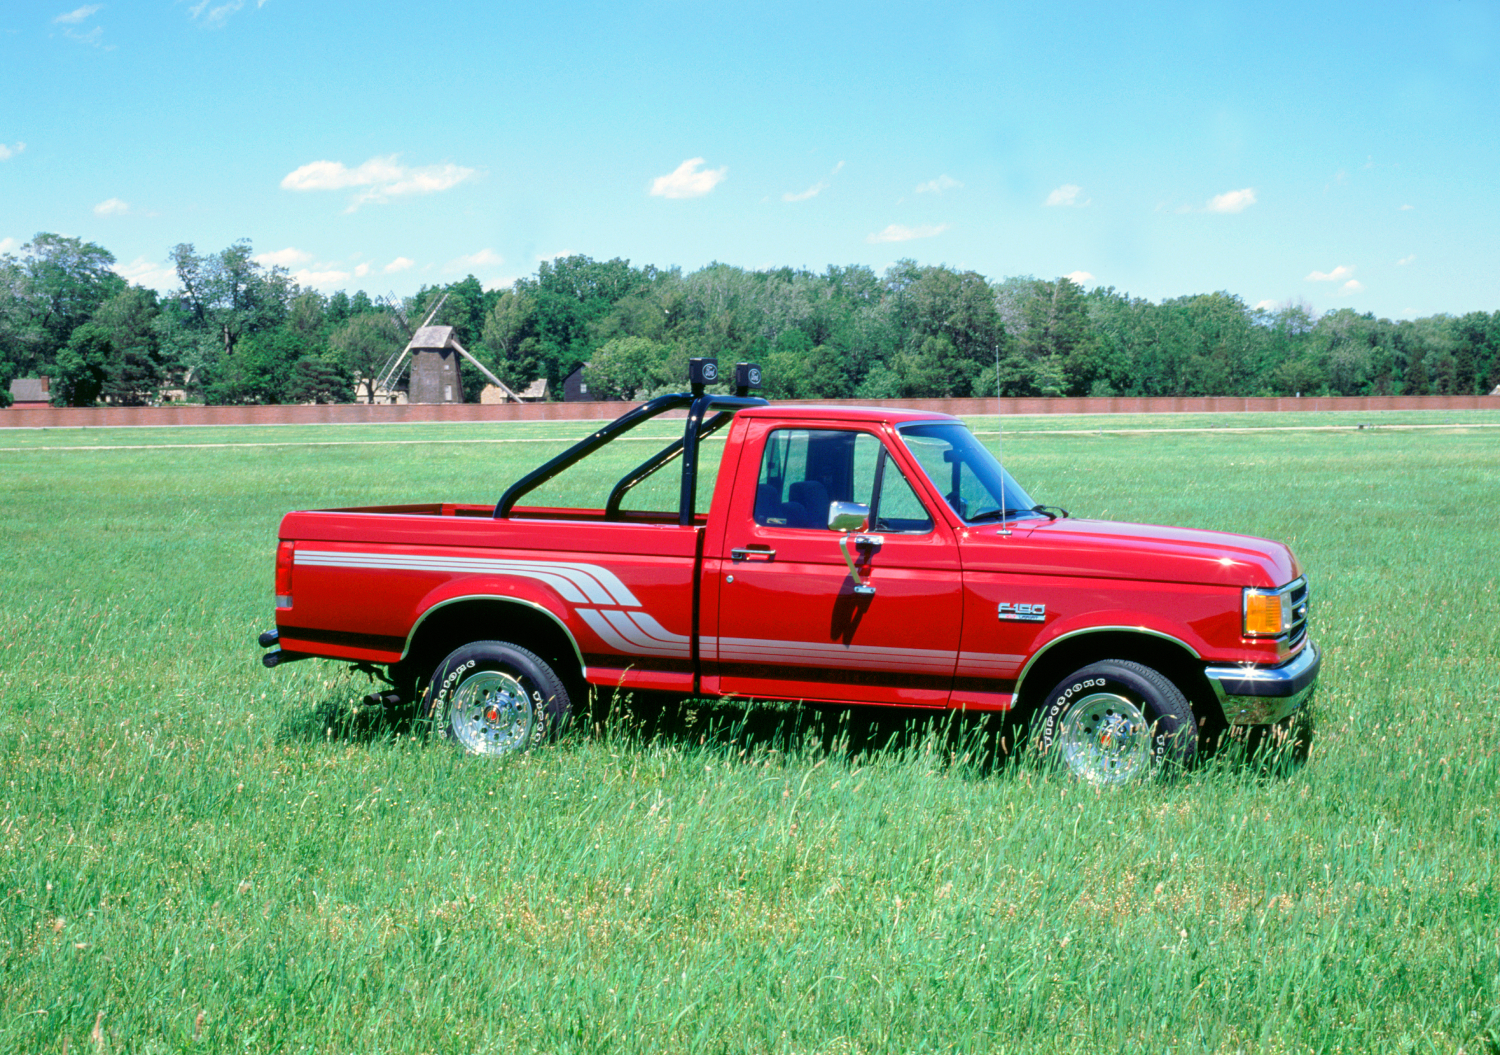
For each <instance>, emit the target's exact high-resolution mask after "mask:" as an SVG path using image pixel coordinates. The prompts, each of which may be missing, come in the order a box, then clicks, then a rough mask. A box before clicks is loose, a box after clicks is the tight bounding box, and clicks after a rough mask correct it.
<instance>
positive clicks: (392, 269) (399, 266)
mask: <svg viewBox="0 0 1500 1055" xmlns="http://www.w3.org/2000/svg"><path fill="white" fill-rule="evenodd" d="M415 264H416V261H415V260H413V259H412V258H411V257H409V256H398V257H397V258H396V259H394V260H392V261H391V262H390V263H389V264H387V265H385V267H383V268H381V269H380V270H382V271H384V272H385V273H386V274H387V275H394V274H395V273H396V272H397V271H408V270H410V269H411V268H412V266H413V265H415Z"/></svg>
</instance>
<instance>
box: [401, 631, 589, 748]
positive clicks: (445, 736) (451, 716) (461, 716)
mask: <svg viewBox="0 0 1500 1055" xmlns="http://www.w3.org/2000/svg"><path fill="white" fill-rule="evenodd" d="M571 708H572V701H571V700H570V699H569V697H568V690H567V688H566V687H565V686H564V685H563V683H562V679H561V678H559V677H558V676H557V674H556V673H554V672H553V670H552V668H551V667H549V666H548V665H547V664H546V662H544V661H543V660H542V659H541V657H539V656H537V655H536V654H535V653H534V652H529V651H527V650H526V649H524V648H522V647H521V646H520V645H512V644H510V643H508V642H505V641H472V642H470V643H469V644H467V645H464V646H463V647H462V648H459V649H456V650H455V651H453V652H450V653H449V654H448V658H446V659H444V660H443V661H442V662H441V663H439V664H438V665H437V669H436V670H434V671H433V672H432V680H431V681H430V682H428V685H427V693H426V695H425V696H424V698H423V700H422V714H423V715H424V716H425V717H427V718H428V719H430V720H431V723H432V725H431V729H432V736H433V737H434V738H435V739H438V740H445V741H447V742H449V743H451V744H453V745H454V746H456V747H458V748H459V749H461V750H463V751H465V752H467V753H468V754H473V755H485V756H489V757H504V756H509V755H518V754H524V753H525V752H527V751H530V750H531V749H532V748H533V747H536V746H537V745H538V744H543V743H546V742H547V741H549V740H553V739H555V738H556V737H557V736H558V735H559V734H560V733H561V732H562V731H563V729H564V728H565V727H566V726H567V722H568V715H569V712H570V710H571Z"/></svg>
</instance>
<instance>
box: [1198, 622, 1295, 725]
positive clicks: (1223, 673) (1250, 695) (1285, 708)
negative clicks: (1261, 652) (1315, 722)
mask: <svg viewBox="0 0 1500 1055" xmlns="http://www.w3.org/2000/svg"><path fill="white" fill-rule="evenodd" d="M1322 665H1323V654H1322V653H1321V652H1319V651H1318V646H1317V645H1315V644H1313V642H1311V641H1309V642H1308V643H1307V647H1306V648H1304V649H1303V650H1302V651H1301V652H1299V653H1297V655H1296V656H1294V657H1292V658H1291V659H1290V660H1288V661H1287V662H1285V663H1283V664H1282V665H1281V666H1279V667H1255V666H1232V667H1208V668H1206V669H1205V670H1204V671H1203V673H1204V675H1205V676H1206V677H1207V678H1208V683H1209V684H1210V685H1212V686H1213V687H1214V693H1215V694H1216V695H1217V696H1218V697H1219V703H1220V704H1221V705H1222V706H1223V708H1224V718H1225V720H1226V721H1228V722H1229V724H1230V725H1270V724H1271V723H1272V722H1279V721H1281V719H1283V718H1285V717H1286V716H1287V715H1289V714H1291V713H1292V712H1293V711H1295V710H1296V709H1297V708H1299V707H1301V706H1302V705H1303V704H1305V703H1306V702H1307V701H1308V699H1309V698H1311V696H1312V693H1313V688H1314V687H1315V686H1316V684H1317V680H1318V669H1319V668H1320V667H1321V666H1322Z"/></svg>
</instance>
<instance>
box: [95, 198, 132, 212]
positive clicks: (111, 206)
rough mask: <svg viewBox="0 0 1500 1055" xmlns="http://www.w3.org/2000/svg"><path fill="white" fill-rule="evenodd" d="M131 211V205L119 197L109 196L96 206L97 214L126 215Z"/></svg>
mask: <svg viewBox="0 0 1500 1055" xmlns="http://www.w3.org/2000/svg"><path fill="white" fill-rule="evenodd" d="M129 211H130V205H129V204H128V203H127V202H123V201H121V200H120V199H119V198H109V199H108V200H106V201H101V202H100V203H99V204H98V205H95V206H94V215H95V216H124V215H125V214H126V213H128V212H129Z"/></svg>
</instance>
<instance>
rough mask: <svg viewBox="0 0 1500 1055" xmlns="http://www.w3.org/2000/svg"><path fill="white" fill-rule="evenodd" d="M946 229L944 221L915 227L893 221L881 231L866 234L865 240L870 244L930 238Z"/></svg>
mask: <svg viewBox="0 0 1500 1055" xmlns="http://www.w3.org/2000/svg"><path fill="white" fill-rule="evenodd" d="M947 229H948V225H947V224H945V223H940V224H937V225H935V226H934V225H933V224H930V223H924V224H921V225H920V226H917V227H905V226H903V225H901V224H899V223H893V224H891V225H890V226H889V227H887V228H886V229H885V230H883V231H879V232H877V233H875V234H872V235H868V236H866V238H865V241H867V242H870V243H872V244H873V243H877V242H910V241H911V240H912V239H914V238H931V237H933V236H934V235H939V234H942V233H943V232H944V231H946V230H947Z"/></svg>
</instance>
